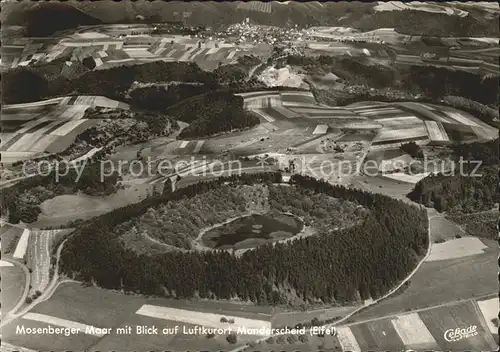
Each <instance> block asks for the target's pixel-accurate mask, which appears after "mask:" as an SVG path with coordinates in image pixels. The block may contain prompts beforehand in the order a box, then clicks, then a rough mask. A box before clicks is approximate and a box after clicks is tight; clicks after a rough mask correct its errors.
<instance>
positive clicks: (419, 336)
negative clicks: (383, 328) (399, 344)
mask: <svg viewBox="0 0 500 352" xmlns="http://www.w3.org/2000/svg"><path fill="white" fill-rule="evenodd" d="M391 322H392V325H393V326H394V329H395V330H396V332H397V333H398V335H399V337H400V338H401V340H402V341H403V343H404V344H405V345H406V347H409V348H412V349H413V348H414V349H425V348H432V347H434V346H436V345H437V343H436V340H434V337H432V335H431V333H430V332H429V330H428V329H427V327H426V326H425V324H424V322H423V321H422V320H421V319H420V317H419V315H418V314H417V313H411V314H406V315H400V316H398V317H397V318H396V319H392V320H391Z"/></svg>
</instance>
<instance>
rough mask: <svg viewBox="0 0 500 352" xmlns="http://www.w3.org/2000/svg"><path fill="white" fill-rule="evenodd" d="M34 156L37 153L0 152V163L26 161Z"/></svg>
mask: <svg viewBox="0 0 500 352" xmlns="http://www.w3.org/2000/svg"><path fill="white" fill-rule="evenodd" d="M36 154H37V152H2V162H3V163H5V164H9V163H13V162H16V161H18V160H27V159H30V158H31V157H33V156H34V155H36Z"/></svg>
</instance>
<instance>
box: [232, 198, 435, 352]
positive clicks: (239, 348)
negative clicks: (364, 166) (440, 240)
mask: <svg viewBox="0 0 500 352" xmlns="http://www.w3.org/2000/svg"><path fill="white" fill-rule="evenodd" d="M420 207H421V206H420ZM430 218H431V217H430V216H429V215H428V216H427V219H428V221H429V225H428V228H427V236H428V240H429V246H428V248H427V253H426V254H425V256H424V257H423V258H422V260H421V261H420V262H419V263H418V265H417V266H416V267H415V269H413V271H412V272H411V273H410V274H408V276H407V277H406V278H405V279H404V280H403V281H401V282H400V283H399V285H397V286H396V287H395V288H393V289H392V290H391V291H389V292H388V293H386V294H385V295H383V296H382V297H380V298H378V299H376V300H374V301H372V302H370V303H369V304H366V305H364V306H362V307H359V308H357V309H355V310H354V311H352V312H351V313H349V314H347V315H346V316H344V317H343V318H342V319H340V320H337V321H335V322H333V323H330V324H325V325H323V326H324V327H326V328H331V327H334V326H337V325H339V324H340V323H342V322H344V321H346V320H348V319H349V318H350V317H352V316H353V315H354V314H356V313H359V312H360V311H362V310H363V309H366V308H368V307H370V306H373V305H375V304H377V303H378V302H380V301H382V300H384V299H386V298H389V297H390V296H391V295H393V294H394V293H396V292H397V291H398V290H399V289H400V288H401V287H402V286H403V285H404V284H406V283H407V282H408V281H410V280H411V278H412V277H413V276H414V275H415V274H416V273H417V271H418V270H419V269H420V267H421V266H422V264H423V263H424V262H425V261H426V260H427V258H428V257H429V255H430V254H431V247H432V241H431V226H430ZM379 318H382V317H379ZM280 335H287V334H283V333H281V334H274V335H273V336H280ZM268 338H269V336H266V337H263V338H261V339H259V340H257V341H254V342H255V343H261V342H263V341H265V340H267V339H268ZM248 347H249V346H248V345H244V346H240V347H237V348H235V349H233V350H231V351H229V352H240V351H244V350H246V349H247V348H248Z"/></svg>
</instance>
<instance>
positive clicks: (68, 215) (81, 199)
mask: <svg viewBox="0 0 500 352" xmlns="http://www.w3.org/2000/svg"><path fill="white" fill-rule="evenodd" d="M147 187H148V185H147V184H145V185H144V184H141V185H132V186H130V187H128V188H125V189H120V190H118V191H117V192H116V193H113V194H111V195H108V196H104V197H97V196H89V195H86V194H69V195H61V196H57V197H54V198H52V199H49V200H46V201H45V202H43V203H42V204H41V205H40V208H41V209H42V213H41V214H40V215H39V216H38V221H37V222H35V223H34V224H33V226H38V227H47V226H58V225H63V224H66V223H68V222H70V221H75V220H77V219H84V220H85V219H89V218H91V217H94V216H98V215H101V214H104V213H107V212H110V211H111V210H113V209H116V208H120V207H124V206H126V205H128V204H133V203H137V202H139V201H140V200H141V199H144V198H145V197H146V196H147Z"/></svg>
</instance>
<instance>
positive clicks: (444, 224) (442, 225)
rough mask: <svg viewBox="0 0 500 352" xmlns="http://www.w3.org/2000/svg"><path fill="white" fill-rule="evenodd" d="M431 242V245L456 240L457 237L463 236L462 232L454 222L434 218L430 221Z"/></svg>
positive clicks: (442, 218)
mask: <svg viewBox="0 0 500 352" xmlns="http://www.w3.org/2000/svg"><path fill="white" fill-rule="evenodd" d="M430 226H431V241H432V242H433V243H436V242H442V241H446V240H448V239H451V238H456V236H457V235H459V236H465V232H464V230H462V229H461V228H460V226H458V225H457V224H455V223H454V222H452V221H450V220H448V219H446V218H444V217H434V218H431V219H430Z"/></svg>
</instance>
